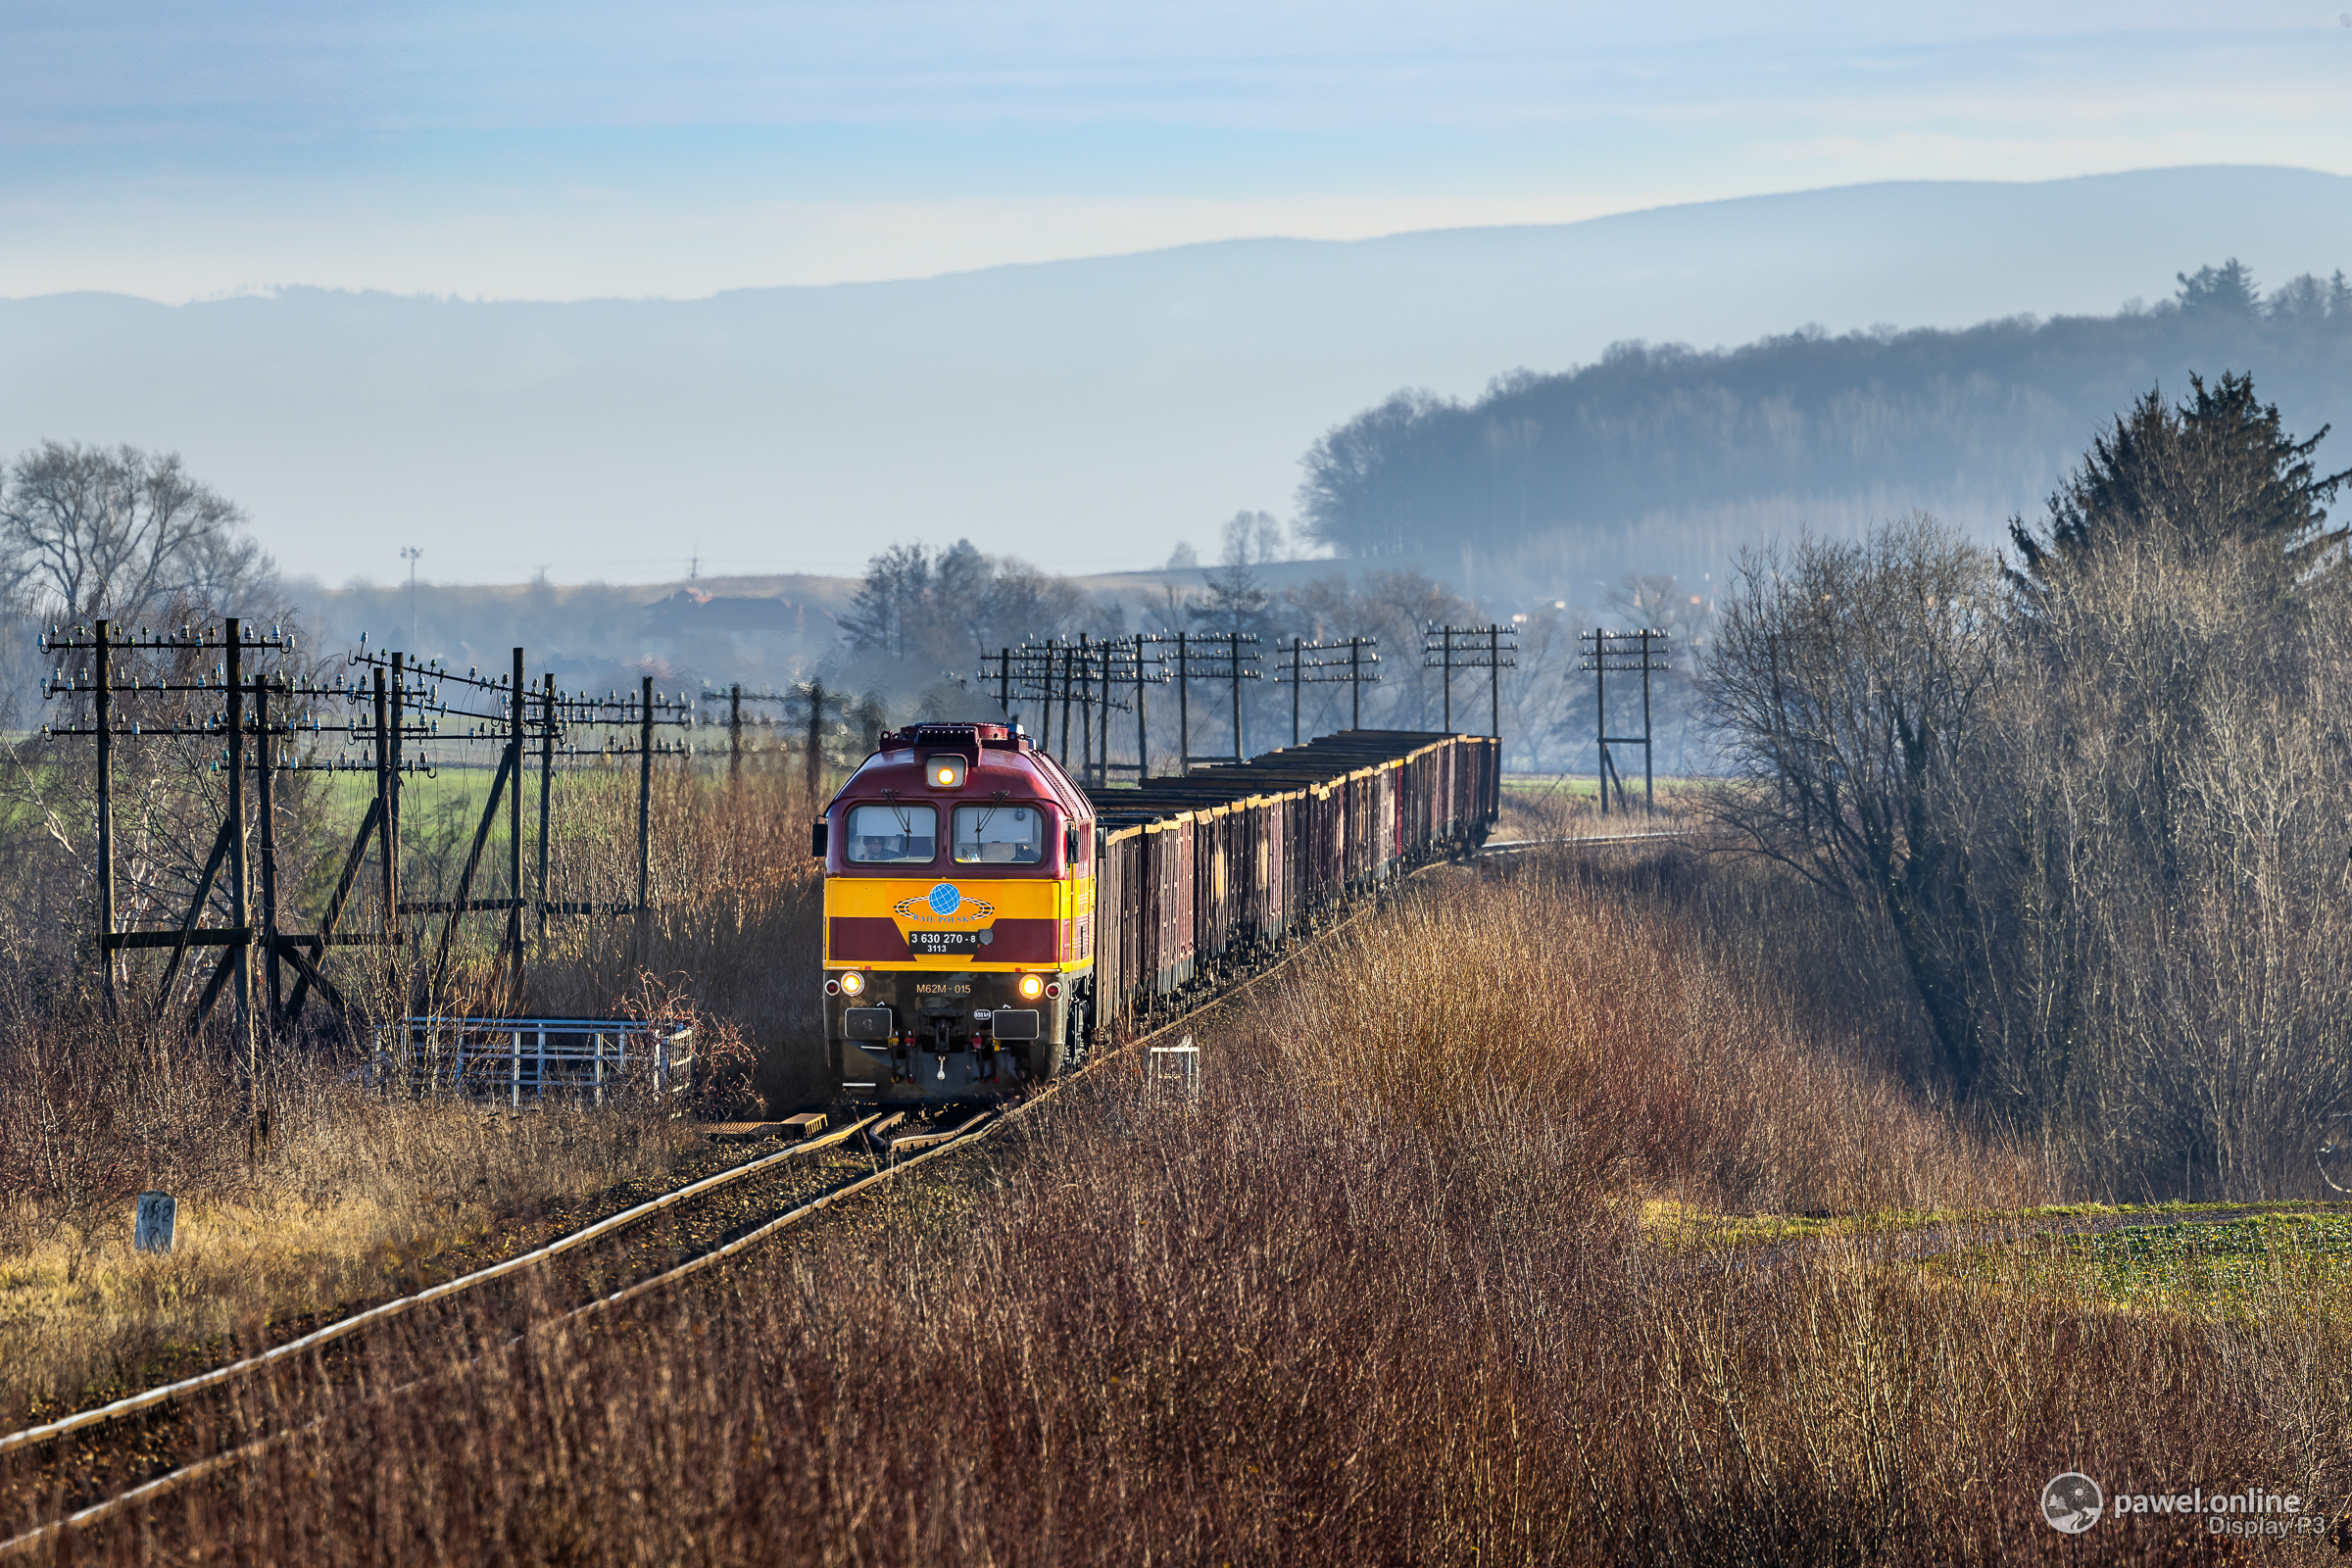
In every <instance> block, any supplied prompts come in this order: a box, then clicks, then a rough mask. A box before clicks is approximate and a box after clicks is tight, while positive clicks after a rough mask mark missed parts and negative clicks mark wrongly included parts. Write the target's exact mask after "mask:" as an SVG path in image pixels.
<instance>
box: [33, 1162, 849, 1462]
mask: <svg viewBox="0 0 2352 1568" xmlns="http://www.w3.org/2000/svg"><path fill="white" fill-rule="evenodd" d="M872 1120H873V1117H871V1116H868V1117H866V1118H864V1119H863V1120H861V1121H857V1122H853V1123H851V1124H850V1125H849V1126H847V1127H844V1128H842V1129H840V1130H839V1131H838V1132H831V1133H826V1134H824V1135H823V1136H822V1137H819V1138H812V1139H809V1140H808V1141H807V1142H805V1143H798V1144H795V1145H793V1146H792V1147H791V1148H790V1149H786V1150H783V1151H781V1152H777V1153H773V1154H768V1155H764V1156H762V1157H761V1158H759V1159H755V1160H751V1161H748V1162H746V1163H744V1164H741V1165H736V1166H732V1167H730V1168H728V1169H726V1170H723V1171H720V1172H718V1173H717V1174H716V1175H712V1176H706V1177H704V1178H703V1179H702V1180H701V1181H699V1182H694V1183H692V1184H690V1185H688V1186H685V1187H681V1188H679V1189H678V1190H677V1191H676V1192H674V1193H664V1194H663V1195H662V1196H661V1197H660V1198H657V1199H654V1200H653V1201H650V1202H645V1203H640V1204H638V1205H637V1206H636V1207H634V1208H630V1209H624V1210H623V1211H621V1212H620V1213H618V1214H613V1215H609V1216H607V1217H606V1218H604V1219H601V1220H598V1221H597V1222H596V1223H595V1224H593V1225H590V1226H587V1227H586V1228H584V1229H581V1230H576V1231H573V1232H572V1233H570V1234H569V1235H567V1236H563V1237H559V1238H558V1239H556V1240H555V1241H553V1242H550V1243H549V1244H547V1245H546V1246H545V1247H541V1248H537V1249H535V1250H531V1251H528V1252H525V1253H523V1254H522V1255H520V1256H519V1257H511V1258H508V1259H506V1260H505V1261H504V1262H499V1263H493V1264H491V1265H489V1266H488V1267H487V1268H480V1269H476V1270H474V1271H473V1272H472V1273H470V1274H461V1275H459V1276H458V1277H457V1278H456V1279H454V1280H445V1281H443V1282H442V1283H441V1284H439V1285H435V1286H432V1287H430V1288H429V1289H426V1290H422V1291H418V1292H417V1293H416V1294H415V1295H413V1296H404V1297H401V1298H399V1299H396V1300H390V1301H385V1302H383V1303H382V1304H380V1305H377V1306H371V1307H369V1308H368V1309H367V1310H365V1311H362V1312H355V1313H353V1314H352V1315H351V1316H350V1317H346V1318H338V1319H336V1320H335V1321H334V1322H332V1323H329V1324H328V1325H326V1327H324V1328H321V1329H317V1330H314V1331H312V1332H311V1333H309V1334H306V1335H304V1336H303V1337H302V1338H300V1339H298V1340H289V1341H287V1342H286V1343H285V1344H284V1345H280V1346H277V1347H275V1348H271V1349H268V1350H264V1351H262V1352H261V1353H260V1354H258V1355H250V1356H247V1357H246V1358H245V1359H244V1360H242V1361H233V1362H231V1363H229V1364H228V1365H227V1366H221V1367H215V1368H213V1369H212V1370H211V1371H209V1372H199V1373H197V1374H196V1375H195V1376H194V1377H188V1378H182V1379H180V1380H179V1381H178V1382H176V1383H168V1384H165V1385H164V1386H163V1387H161V1388H155V1389H149V1390H147V1391H145V1392H144V1393H141V1394H134V1395H130V1396H128V1397H124V1398H121V1399H117V1400H115V1401H114V1402H113V1403H112V1404H102V1405H97V1406H94V1407H92V1408H90V1409H87V1410H82V1411H78V1412H76V1413H74V1414H73V1415H69V1416H62V1417H60V1418H59V1419H57V1420H55V1421H49V1422H44V1423H43V1424H41V1425H40V1426H36V1427H26V1428H25V1430H23V1431H22V1432H12V1433H9V1434H8V1435H7V1436H6V1437H0V1453H8V1452H11V1451H13V1450H15V1449H18V1448H23V1447H27V1446H31V1445H33V1444H36V1443H46V1442H49V1441H50V1440H52V1439H54V1438H61V1437H64V1436H66V1435H67V1434H69V1433H73V1432H78V1431H81V1430H83V1429H84V1428H88V1427H94V1426H98V1425H100V1424H102V1423H104V1422H107V1421H113V1420H116V1419H119V1418H120V1417H123V1416H126V1415H135V1414H137V1413H138V1412H139V1411H141V1410H150V1409H153V1408H154V1407H155V1406H157V1405H159V1404H168V1403H170V1402H171V1401H172V1400H173V1399H176V1398H179V1397H182V1396H183V1395H189V1394H197V1393H201V1392H202V1391H204V1390H206V1389H210V1388H218V1387H219V1386H220V1385H221V1384H223V1383H226V1382H229V1381H230V1380H232V1379H234V1378H238V1377H242V1376H244V1375H245V1374H246V1373H248V1372H253V1371H257V1370H259V1369H260V1368H262V1367H265V1366H268V1365H270V1364H271V1363H272V1362H276V1361H282V1360H284V1359H285V1358H286V1357H288V1356H291V1355H299V1354H301V1353H302V1352H303V1351H305V1350H312V1349H316V1348H319V1346H321V1345H326V1344H329V1343H331V1342H332V1341H335V1340H339V1339H342V1338H343V1337H344V1336H346V1335H350V1334H356V1333H358V1332H359V1331H360V1330H361V1329H364V1328H368V1327H370V1326H372V1325H374V1324H377V1323H382V1322H386V1321H388V1320H390V1319H392V1318H395V1317H399V1316H401V1315H403V1314H404V1313H408V1312H412V1311H415V1310H416V1309H417V1307H419V1306H424V1305H427V1304H429V1303H431V1302H434V1301H440V1300H446V1299H449V1298H451V1297H453V1296H459V1295H463V1294H464V1293H465V1292H466V1291H469V1290H472V1289H474V1288H475V1287H477V1286H482V1285H487V1284H489V1283H490V1282H491V1281H492V1280H496V1279H502V1278H504V1277H505V1276H507V1275H509V1274H513V1273H515V1272H516V1271H517V1270H520V1269H524V1268H529V1267H531V1266H533V1265H534V1264H538V1263H544V1262H546V1261H547V1260H548V1259H549V1258H551V1257H554V1256H556V1255H558V1254H559V1253H562V1252H567V1251H569V1250H572V1249H573V1248H575V1247H582V1246H585V1245H586V1244H588V1243H589V1242H592V1241H595V1240H596V1239H597V1238H599V1237H602V1236H610V1235H611V1234H612V1233H613V1232H614V1231H616V1230H619V1229H620V1228H622V1227H623V1226H625V1225H631V1224H634V1223H636V1222H637V1221H638V1220H641V1219H644V1218H645V1217H646V1216H648V1215H650V1214H654V1213H658V1212H660V1211H661V1210H662V1209H664V1208H667V1207H669V1206H670V1205H671V1204H673V1203H680V1202H683V1201H686V1200H687V1199H689V1198H694V1197H698V1196H700V1195H701V1194H704V1193H708V1192H711V1191H712V1190H714V1189H716V1188H720V1187H724V1186H726V1185H727V1184H728V1183H730V1182H737V1181H741V1180H743V1179H744V1178H745V1177H747V1176H751V1175H755V1174H757V1173H758V1172H760V1171H762V1170H765V1169H767V1168H768V1167H769V1166H771V1165H774V1164H777V1163H779V1162H780V1161H783V1160H787V1159H791V1158H793V1157H795V1156H796V1155H801V1154H810V1153H814V1152H817V1151H819V1150H822V1149H829V1148H832V1147H833V1146H835V1145H837V1144H840V1143H842V1142H844V1141H846V1140H847V1139H849V1138H850V1137H851V1136H852V1135H854V1134H856V1133H857V1132H858V1131H860V1130H861V1129H862V1128H863V1127H864V1126H865V1124H866V1122H870V1121H872Z"/></svg>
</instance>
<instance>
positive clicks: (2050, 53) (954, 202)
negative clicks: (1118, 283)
mask: <svg viewBox="0 0 2352 1568" xmlns="http://www.w3.org/2000/svg"><path fill="white" fill-rule="evenodd" d="M0 17H4V18H5V19H6V24H5V37H6V43H7V47H5V48H0V295H6V296H17V297H22V296H25V295H32V294H41V293H49V292H54V291H60V290H66V289H74V288H102V289H113V290H120V291H123V292H128V293H133V294H139V295H143V296H146V297H148V298H153V299H159V300H168V301H176V300H185V299H190V298H203V297H209V296H213V295H218V294H222V293H229V292H235V291H240V290H246V289H254V288H267V287H270V286H274V285H282V284H319V285H327V286H335V287H345V288H368V287H372V288H385V289H392V290H397V291H402V292H434V293H448V294H456V295H461V296H466V297H476V298H485V297H486V298H507V299H576V298H583V297H594V296H604V295H623V296H668V297H678V298H691V297H698V296H701V295H705V294H708V293H711V292H712V291H714V290H718V289H724V288H734V287H745V286H756V285H760V284H773V283H809V282H830V281H839V280H846V279H863V278H878V277H899V276H919V275H926V274H931V273H936V272H941V271H949V270H959V269H965V268H971V267H978V266H986V265H991V264H995V263H1001V262H1008V261H1034V260H1043V259H1047V258H1053V257H1065V256H1083V255H1096V254H1104V253H1111V252H1120V251H1129V250H1136V249H1142V248H1147V247H1151V246H1157V245H1165V244H1172V243H1179V242H1185V241H1192V240H1204V239H1215V238H1222V237H1228V236H1235V235H1258V234H1293V235H1307V236H1318V237H1331V238H1347V237H1358V236H1364V235H1372V234H1380V233H1390V232H1397V231H1400V230H1406V229H1415V228H1428V227H1439V226H1451V225H1459V224H1482V223H1500V222H1531V221H1568V220H1574V219H1580V218H1587V217H1592V216H1595V215H1597V214H1602V213H1609V212H1619V211H1625V210H1629V209H1636V208H1642V207H1650V206H1656V205H1660V204H1664V203H1672V202H1680V201H1691V200H1701V199H1707V198H1713V197H1721V196H1735V195H1743V194H1754V193H1760V192H1767V191H1781V190H1790V189H1801V188H1809V187H1816V186H1825V185H1838V184H1845V183H1852V182H1859V181H1868V180H1882V179H1890V178H1935V179H1948V178H1968V179H2014V180H2024V179H2045V178H2050V177H2054V176H2059V175H2066V174H2075V173H2088V172H2107V171H2116V170H2125V169H2134V168H2146V167H2152V166H2164V165H2180V164H2207V163H2233V164H2235V163H2259V164H2284V165H2294V166H2299V167H2303V168H2309V169H2318V170H2326V171H2330V172H2352V26H2348V25H2345V23H2344V20H2343V18H2342V15H2341V14H2340V13H2339V12H2338V11H2334V10H2323V9H2321V8H2319V7H2317V6H2311V5H2283V4H2248V5H2241V6H2237V7H2231V8H2223V7H2216V6H2212V5H2210V4H2198V5H2188V4H2171V3H2153V4H2135V5H2122V4H2085V5H2075V6H2050V5H2046V4H2045V5H2028V4H2022V3H2015V0H1993V3H1989V4H1977V5H1969V6H1956V5H1954V6H1915V7H1902V8H1897V7H1887V6H1883V5H1881V6H1860V5H1800V6H1791V7H1780V8H1759V7H1755V6H1731V5H1696V6H1679V7H1636V6H1624V5H1616V6H1606V7H1603V6H1589V5H1537V4H1524V3H1500V4H1462V3H1453V4H1447V5H1443V6H1440V5H1409V6H1408V5H1398V4H1379V3H1370V4H1366V3H1361V0H1351V3H1340V0H1294V3H1289V4H1282V3H1266V0H1254V3H1250V4H1240V3H1230V0H1200V3H1192V4H1186V5H1104V4H1091V5H1076V4H1068V3H1054V0H961V3H956V4H938V3H931V0H861V3H858V4H835V3H822V4H784V5H745V4H729V3H702V4H696V3H688V4H668V5H662V6H659V7H655V6H650V5H649V6H616V5H605V4H596V3H592V0H591V3H573V4H564V5H556V4H548V3H512V0H508V3H499V0H490V3H474V4H454V3H440V0H430V3H427V0H382V3H371V4H365V5H362V4H353V3H346V0H324V3H321V0H305V3H302V4H281V3H272V0H214V3H207V4H201V5H200V4H194V3H187V0H157V3H148V4H138V5H108V4H104V3H96V4H93V3H73V4H58V3H48V0H37V3H25V0H5V3H4V5H0Z"/></svg>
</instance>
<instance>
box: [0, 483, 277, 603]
mask: <svg viewBox="0 0 2352 1568" xmlns="http://www.w3.org/2000/svg"><path fill="white" fill-rule="evenodd" d="M9 478H10V481H11V482H10V483H9V484H8V485H7V487H6V488H5V489H4V490H0V555H4V561H5V564H4V565H0V570H4V571H5V573H6V578H5V584H6V586H7V587H9V588H10V589H13V590H14V591H15V593H16V594H18V595H20V596H25V597H29V598H31V599H32V600H34V601H36V602H40V603H47V604H50V605H53V606H56V607H59V608H62V609H63V610H64V612H65V613H67V614H69V615H74V616H79V617H83V618H95V617H97V616H100V615H109V616H112V617H113V618H115V619H117V620H123V621H128V620H134V619H136V618H138V617H140V616H142V615H150V614H154V613H157V612H159V611H161V610H162V609H163V608H164V607H165V606H166V605H167V604H169V603H171V602H172V601H174V600H181V599H185V600H190V601H193V602H195V603H196V604H199V605H202V606H206V607H208V608H225V607H227V606H228V605H229V604H231V603H232V602H233V601H235V600H237V599H239V598H241V597H243V596H245V595H248V594H252V593H255V592H258V591H262V590H264V589H265V588H266V586H267V584H268V580H269V578H270V575H271V573H272V570H273V567H272V564H271V562H270V558H269V557H267V556H265V555H263V554H262V551H261V547H260V546H259V545H258V544H256V543H255V542H254V540H253V538H252V536H251V535H250V534H249V533H247V532H246V518H245V514H244V513H243V512H242V511H241V510H239V509H238V508H237V506H236V505H235V504H234V503H233V502H231V501H229V500H228V499H227V498H226V497H224V496H222V495H221V494H220V493H218V492H217V491H215V490H213V489H211V488H210V487H208V486H206V485H204V484H202V483H199V482H198V481H197V480H195V479H192V478H190V477H189V476H188V475H187V473H186V472H185V470H183V469H182V468H181V466H180V462H179V457H178V454H176V453H163V454H160V455H159V454H152V453H146V452H142V451H140V450H139V449H138V448H136V447H131V446H123V447H115V448H111V449H110V448H106V447H84V446H81V445H79V444H78V443H76V444H73V445H68V444H65V443H63V442H57V441H45V442H43V443H42V444H41V445H40V446H38V447H35V448H33V449H31V450H30V451H27V452H25V454H24V455H23V456H21V457H20V458H18V459H17V461H16V464H15V465H14V466H13V469H12V471H11V473H10V475H9Z"/></svg>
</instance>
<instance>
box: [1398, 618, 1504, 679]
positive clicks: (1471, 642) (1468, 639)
mask: <svg viewBox="0 0 2352 1568" xmlns="http://www.w3.org/2000/svg"><path fill="white" fill-rule="evenodd" d="M1421 667H1422V668H1423V669H1517V668H1518V667H1519V628H1518V627H1516V626H1506V625H1504V624H1502V623H1501V622H1500V621H1495V622H1493V623H1491V624H1489V625H1485V626H1427V627H1424V628H1423V629H1422V632H1421Z"/></svg>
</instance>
